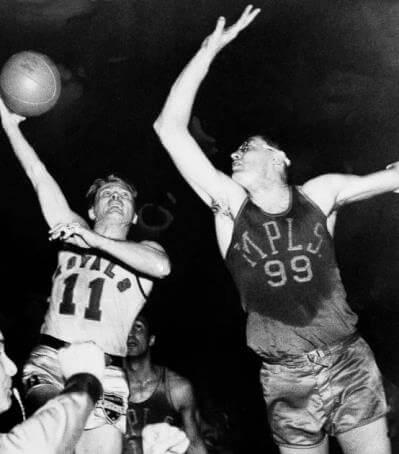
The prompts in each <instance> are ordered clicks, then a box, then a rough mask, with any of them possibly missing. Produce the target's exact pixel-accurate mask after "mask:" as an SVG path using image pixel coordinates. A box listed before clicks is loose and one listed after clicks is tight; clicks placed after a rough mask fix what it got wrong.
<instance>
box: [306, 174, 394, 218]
mask: <svg viewBox="0 0 399 454" xmlns="http://www.w3.org/2000/svg"><path fill="white" fill-rule="evenodd" d="M398 186H399V173H398V172H396V171H395V170H383V171H380V172H375V173H371V174H369V175H365V176H358V175H346V174H326V175H321V176H319V177H316V178H314V179H312V180H309V181H308V182H306V183H305V184H304V185H303V187H302V190H303V191H304V193H305V194H306V195H307V196H309V197H310V198H311V199H312V200H313V201H314V202H315V203H316V204H317V205H319V206H320V208H321V209H322V211H323V212H324V213H325V214H326V215H327V216H329V215H330V214H331V213H332V211H334V210H336V209H338V208H340V207H341V206H343V205H347V204H348V203H352V202H357V201H360V200H365V199H368V198H370V197H373V196H376V195H378V194H383V193H385V192H389V191H393V190H394V189H395V188H397V187H398Z"/></svg>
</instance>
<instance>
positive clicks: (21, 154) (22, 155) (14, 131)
mask: <svg viewBox="0 0 399 454" xmlns="http://www.w3.org/2000/svg"><path fill="white" fill-rule="evenodd" d="M4 130H5V132H6V134H7V137H8V139H9V141H10V144H11V146H12V148H13V151H14V154H15V156H16V157H17V159H18V160H19V162H20V163H21V165H22V167H23V169H24V170H25V173H26V174H27V176H28V177H29V179H30V180H31V182H32V184H33V185H34V186H35V185H36V178H35V174H36V173H37V172H38V171H40V169H41V167H44V166H43V164H42V162H41V161H40V159H39V157H38V155H37V154H36V152H35V150H34V149H33V148H32V146H31V145H30V144H29V142H28V141H27V140H26V139H25V137H24V135H23V134H22V132H21V130H20V128H19V126H18V125H17V124H9V125H7V126H4Z"/></svg>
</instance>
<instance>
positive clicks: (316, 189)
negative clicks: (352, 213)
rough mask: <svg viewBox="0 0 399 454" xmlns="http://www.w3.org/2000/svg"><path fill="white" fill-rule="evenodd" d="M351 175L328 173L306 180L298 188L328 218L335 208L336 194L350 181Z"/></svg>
mask: <svg viewBox="0 0 399 454" xmlns="http://www.w3.org/2000/svg"><path fill="white" fill-rule="evenodd" d="M351 177H352V176H351V175H344V174H339V173H328V174H324V175H320V176H318V177H316V178H312V179H311V180H308V181H307V182H306V183H304V184H303V186H301V187H300V189H301V190H302V192H303V193H304V194H305V195H306V196H307V197H308V198H309V199H311V200H312V201H313V202H314V203H316V204H317V205H318V206H319V207H320V209H321V210H322V211H323V212H324V213H325V214H326V215H327V216H328V215H330V214H331V212H332V211H333V210H334V209H335V208H336V199H337V194H338V193H339V192H340V190H341V189H342V187H344V186H345V185H346V184H347V183H348V182H349V181H350V180H351Z"/></svg>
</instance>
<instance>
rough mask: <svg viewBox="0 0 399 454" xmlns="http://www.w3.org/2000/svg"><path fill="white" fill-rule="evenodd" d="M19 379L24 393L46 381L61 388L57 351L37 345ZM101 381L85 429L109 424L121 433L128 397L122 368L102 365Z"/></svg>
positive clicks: (34, 389)
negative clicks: (99, 394) (101, 390)
mask: <svg viewBox="0 0 399 454" xmlns="http://www.w3.org/2000/svg"><path fill="white" fill-rule="evenodd" d="M22 382H23V384H24V389H25V394H27V395H28V394H29V393H33V392H37V393H40V392H41V389H43V388H45V387H48V386H49V385H50V386H52V387H54V388H55V389H56V390H58V391H59V392H61V391H62V390H63V388H64V383H65V380H64V378H63V376H62V373H61V369H60V365H59V362H58V351H57V350H56V349H54V348H52V347H49V346H47V345H39V346H37V347H36V348H35V349H34V350H33V351H32V353H31V355H30V357H29V359H28V361H27V362H26V364H25V365H24V368H23V372H22ZM102 385H103V395H102V397H101V398H100V399H99V400H98V402H97V404H96V406H95V408H94V410H93V412H92V414H91V415H90V416H89V419H88V421H87V423H86V427H85V430H89V429H94V428H97V427H100V426H102V425H104V424H112V425H115V426H116V427H117V428H118V429H119V430H120V431H121V432H122V433H125V431H126V410H127V403H128V397H129V387H128V383H127V379H126V375H125V372H124V371H123V369H121V368H120V367H115V366H108V367H106V369H105V374H104V378H103V380H102Z"/></svg>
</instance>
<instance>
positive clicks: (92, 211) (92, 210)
mask: <svg viewBox="0 0 399 454" xmlns="http://www.w3.org/2000/svg"><path fill="white" fill-rule="evenodd" d="M88 213H89V219H90V220H92V221H94V220H95V219H96V215H95V213H94V208H93V207H91V208H90V209H89V211H88Z"/></svg>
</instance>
